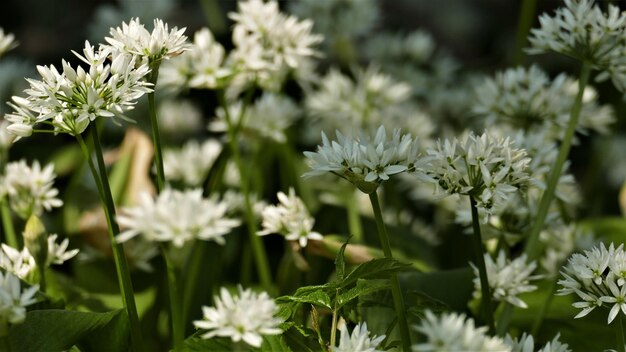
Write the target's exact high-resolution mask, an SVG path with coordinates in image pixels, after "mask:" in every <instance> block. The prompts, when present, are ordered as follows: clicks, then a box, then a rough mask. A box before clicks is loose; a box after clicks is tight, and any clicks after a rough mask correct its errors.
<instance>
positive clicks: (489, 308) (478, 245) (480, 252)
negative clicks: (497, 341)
mask: <svg viewBox="0 0 626 352" xmlns="http://www.w3.org/2000/svg"><path fill="white" fill-rule="evenodd" d="M469 199H470V206H471V208H472V225H473V228H474V236H472V238H473V244H474V256H475V257H476V258H475V260H476V266H478V274H479V277H480V291H481V295H482V302H481V306H482V309H483V316H484V317H483V318H484V319H485V321H486V322H487V326H489V333H490V334H491V335H493V334H494V333H495V332H496V328H495V324H494V320H493V304H492V302H491V290H490V289H489V279H488V278H487V267H486V266H485V257H484V253H485V251H484V249H483V239H482V236H481V234H480V219H479V218H478V209H477V208H476V200H474V198H473V197H472V196H469Z"/></svg>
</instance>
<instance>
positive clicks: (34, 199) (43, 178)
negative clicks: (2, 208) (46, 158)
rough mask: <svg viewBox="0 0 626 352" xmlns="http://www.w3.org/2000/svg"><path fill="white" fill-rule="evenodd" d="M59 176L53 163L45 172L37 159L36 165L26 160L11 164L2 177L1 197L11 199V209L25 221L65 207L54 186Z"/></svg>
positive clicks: (0, 180)
mask: <svg viewBox="0 0 626 352" xmlns="http://www.w3.org/2000/svg"><path fill="white" fill-rule="evenodd" d="M55 177H56V175H55V173H54V165H53V164H48V165H46V167H44V168H43V169H42V168H41V165H40V164H39V161H37V160H35V161H33V164H32V166H28V164H27V163H26V161H25V160H20V161H14V162H11V163H8V164H7V165H6V168H5V171H4V176H2V177H0V197H7V198H8V200H9V205H10V206H11V209H13V211H14V212H15V213H16V214H18V215H19V216H20V217H21V218H23V219H28V218H29V217H30V216H31V215H33V214H34V215H41V213H42V212H43V211H44V210H46V211H50V210H52V208H58V207H60V206H62V205H63V201H62V200H61V199H59V198H57V196H58V194H59V191H58V190H57V189H56V188H54V186H53V184H54V179H55Z"/></svg>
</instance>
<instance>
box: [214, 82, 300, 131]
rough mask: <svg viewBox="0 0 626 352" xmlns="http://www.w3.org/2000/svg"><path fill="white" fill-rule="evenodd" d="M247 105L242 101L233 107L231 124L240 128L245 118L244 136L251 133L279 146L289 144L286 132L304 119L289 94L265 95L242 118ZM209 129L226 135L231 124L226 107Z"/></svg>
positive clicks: (230, 108)
mask: <svg viewBox="0 0 626 352" xmlns="http://www.w3.org/2000/svg"><path fill="white" fill-rule="evenodd" d="M242 109H243V104H242V103H241V102H240V101H238V102H236V103H234V104H231V105H229V107H228V113H229V116H230V119H231V123H233V124H235V125H238V124H239V121H240V120H239V119H243V125H242V126H241V128H243V129H244V132H243V134H245V135H246V137H248V136H249V134H250V133H252V134H255V135H258V136H260V137H263V138H268V139H271V140H273V141H275V142H277V143H285V142H286V141H287V136H286V134H285V131H286V130H287V129H288V128H289V127H290V126H291V125H292V124H293V123H294V122H295V121H296V119H297V118H298V117H299V116H300V109H299V108H298V106H297V105H296V104H295V103H294V101H293V100H291V98H289V97H287V96H285V95H279V94H273V93H265V94H263V96H261V98H259V99H258V100H256V101H255V102H254V104H253V105H252V106H250V107H249V108H248V109H246V110H245V113H244V115H243V116H242V114H241V112H242V111H241V110H242ZM208 127H209V130H211V131H214V132H226V131H227V130H228V124H227V122H226V113H225V111H224V109H223V108H222V107H220V108H218V109H217V111H216V119H214V120H213V121H211V123H210V124H209V126H208Z"/></svg>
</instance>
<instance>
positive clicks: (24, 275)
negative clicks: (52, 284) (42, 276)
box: [0, 234, 79, 280]
mask: <svg viewBox="0 0 626 352" xmlns="http://www.w3.org/2000/svg"><path fill="white" fill-rule="evenodd" d="M57 238H58V235H56V234H51V235H48V237H47V240H46V243H47V244H48V246H47V247H48V248H47V251H48V253H47V255H46V262H45V266H46V267H49V266H51V265H53V264H55V265H61V264H63V263H65V262H66V261H68V260H70V259H72V258H74V257H75V256H76V255H77V254H78V252H79V250H78V249H77V248H75V249H72V250H69V251H68V250H67V249H68V247H69V243H70V242H69V240H68V239H67V238H65V239H64V240H63V241H61V243H57ZM1 248H2V249H1V250H0V267H1V268H3V269H4V270H6V271H8V272H10V273H12V274H13V275H15V276H17V277H19V278H20V279H22V280H28V279H29V278H30V276H31V274H33V273H34V271H35V269H36V268H37V263H36V261H35V258H34V257H33V256H32V254H31V253H30V251H29V250H28V248H26V247H24V248H22V250H21V251H18V250H17V249H15V248H13V247H11V246H8V245H6V244H4V243H3V244H2V247H1Z"/></svg>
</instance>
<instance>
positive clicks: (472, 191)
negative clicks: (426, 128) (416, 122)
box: [425, 133, 530, 220]
mask: <svg viewBox="0 0 626 352" xmlns="http://www.w3.org/2000/svg"><path fill="white" fill-rule="evenodd" d="M427 153H428V155H429V156H430V157H431V160H430V167H429V168H428V169H427V170H425V172H426V174H427V175H428V176H429V177H430V179H431V181H432V182H434V183H435V184H436V185H437V189H438V190H442V191H443V192H442V193H443V194H444V195H446V194H462V195H469V196H471V197H472V198H474V199H475V200H476V203H477V204H476V205H477V207H478V208H479V209H482V210H484V211H485V212H486V213H487V214H489V213H490V211H491V210H492V209H493V208H497V207H498V206H499V205H500V204H503V203H505V202H506V201H507V200H508V199H509V198H510V196H511V195H512V194H514V193H515V192H517V191H518V189H519V187H522V186H524V184H525V183H526V182H527V181H528V179H529V175H528V170H527V168H528V164H529V163H530V158H528V157H527V156H526V151H525V150H523V149H517V148H514V147H513V143H512V142H511V140H510V139H509V138H501V137H493V136H491V135H490V134H488V133H483V134H482V135H481V136H476V135H474V134H473V133H469V134H467V135H465V136H464V137H462V138H461V139H460V140H459V139H456V138H455V139H453V140H448V139H446V140H445V141H444V142H443V143H442V142H441V141H438V142H437V146H436V148H430V149H428V151H427ZM483 220H486V219H483Z"/></svg>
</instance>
